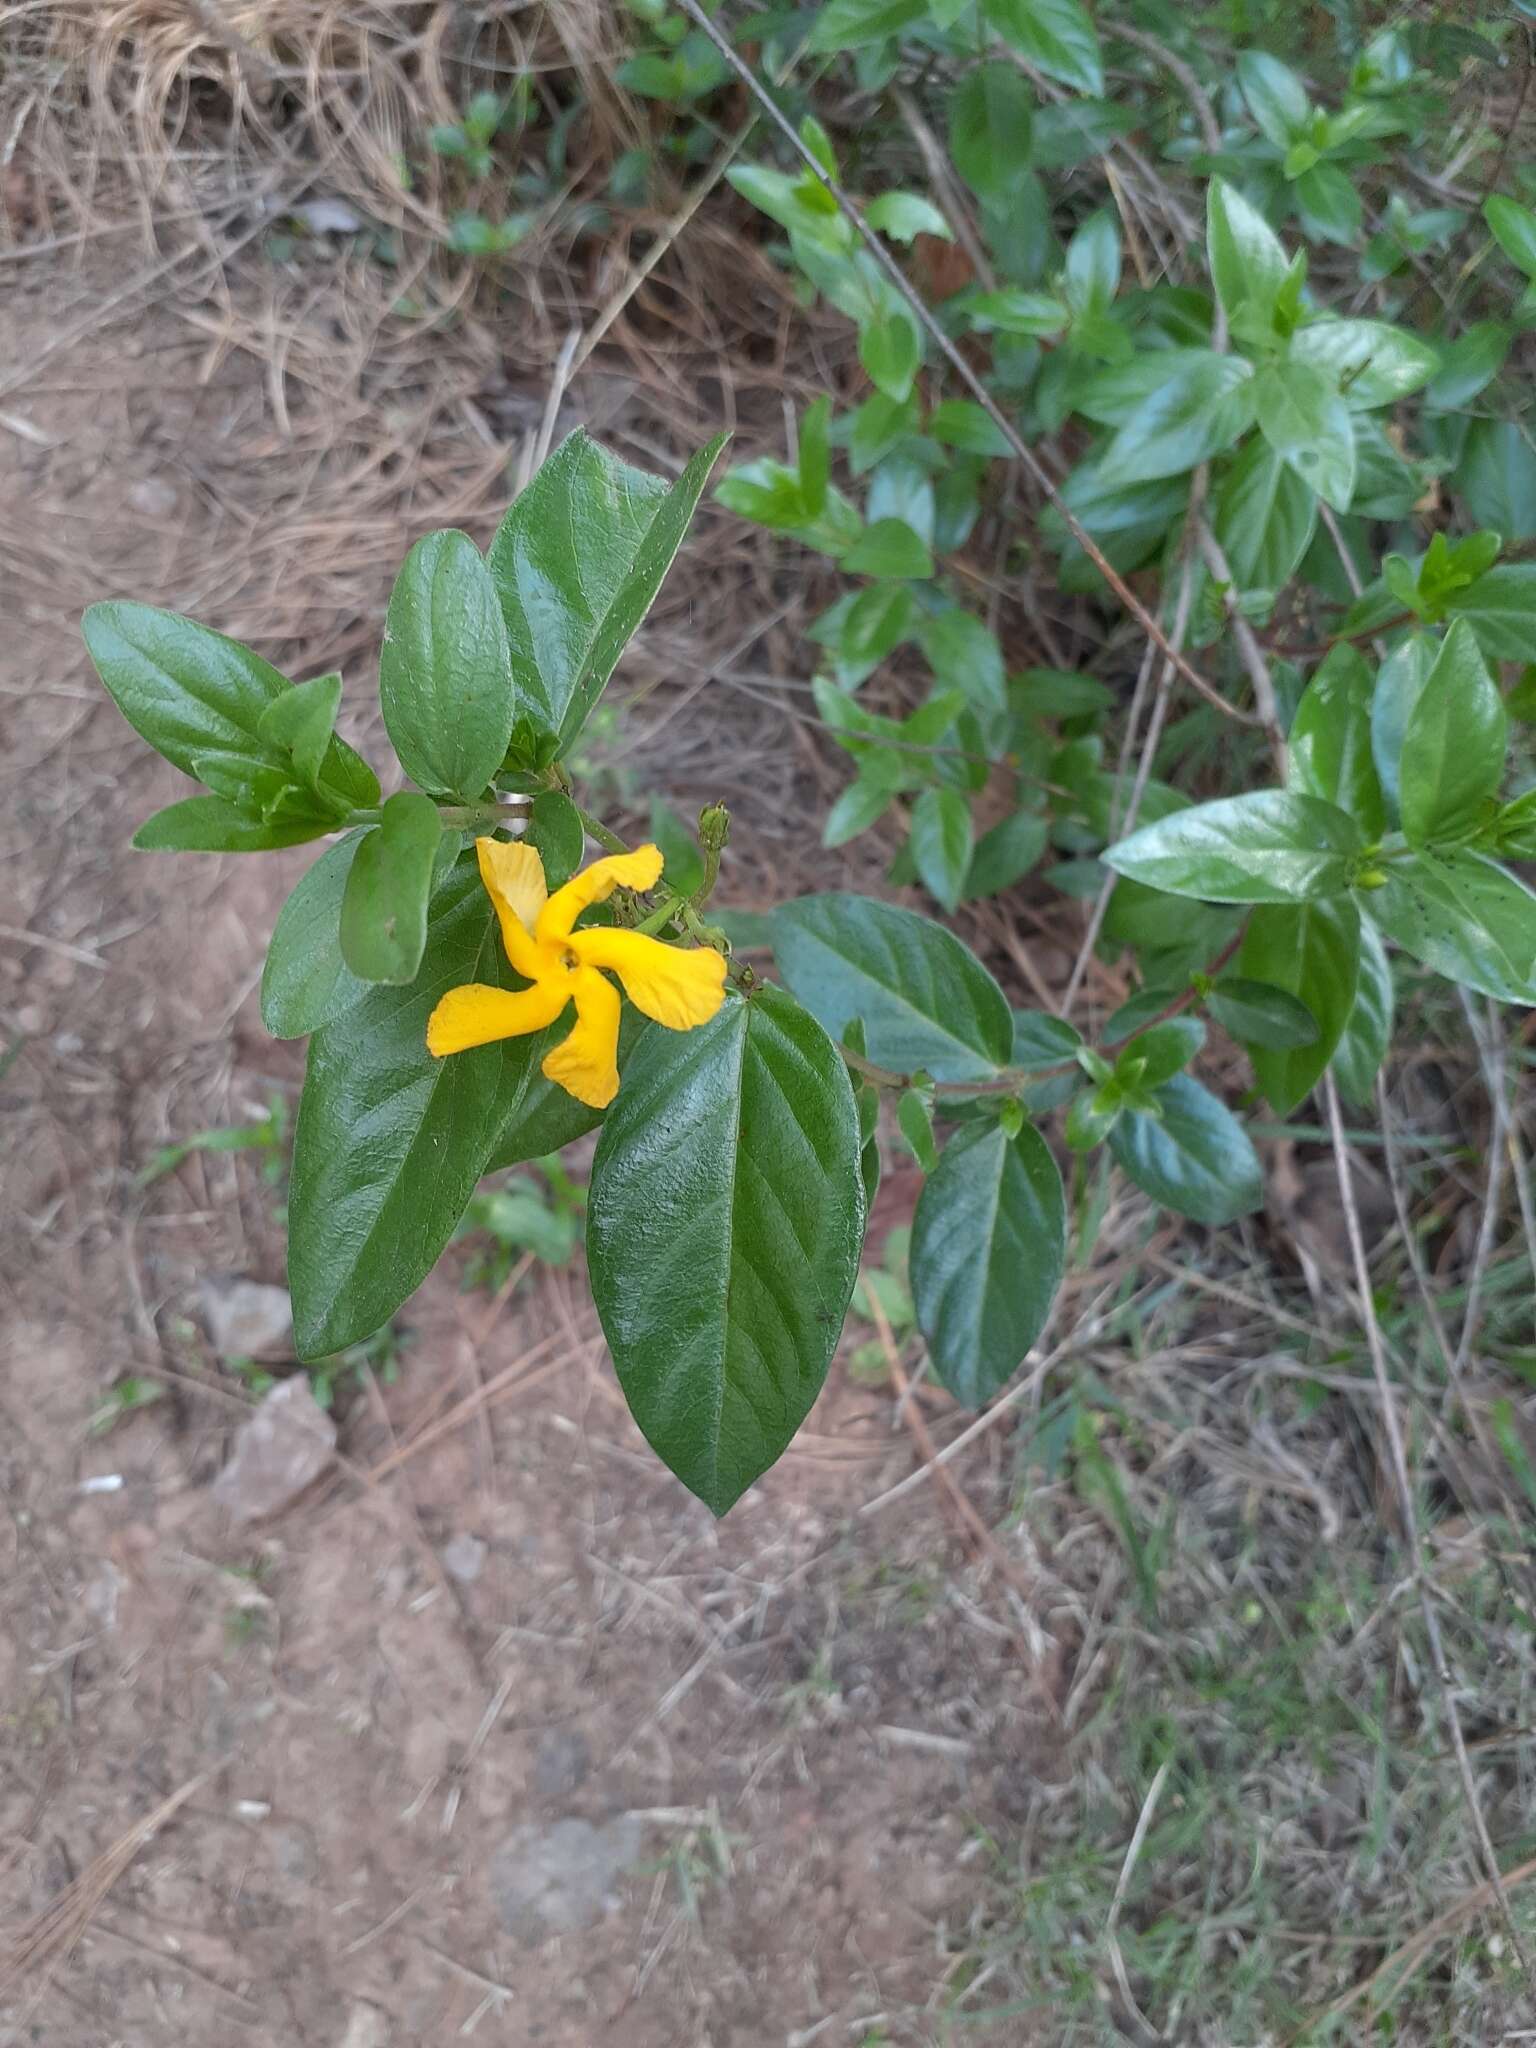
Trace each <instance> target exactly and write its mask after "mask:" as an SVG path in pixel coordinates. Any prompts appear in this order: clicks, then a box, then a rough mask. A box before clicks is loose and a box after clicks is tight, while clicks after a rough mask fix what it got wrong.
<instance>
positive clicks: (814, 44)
mask: <svg viewBox="0 0 1536 2048" xmlns="http://www.w3.org/2000/svg"><path fill="white" fill-rule="evenodd" d="M927 12H928V0H826V5H825V6H824V7H823V8H822V9H821V11H820V12H819V13H818V15H817V16H816V24H815V27H814V28H813V29H812V30H811V34H810V40H809V42H808V43H807V44H806V48H807V49H809V50H834V51H836V50H857V49H861V48H862V47H863V46H864V44H866V43H878V42H882V41H883V40H884V39H885V37H887V36H895V35H900V33H901V31H902V30H903V29H904V28H910V27H911V25H912V24H913V22H915V21H921V20H922V19H923V17H924V16H925V15H926V14H927Z"/></svg>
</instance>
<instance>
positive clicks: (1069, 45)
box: [981, 0, 1104, 99]
mask: <svg viewBox="0 0 1536 2048" xmlns="http://www.w3.org/2000/svg"><path fill="white" fill-rule="evenodd" d="M981 11H982V14H983V15H984V16H985V18H986V19H987V21H989V22H990V23H991V25H992V27H993V28H995V29H996V31H997V33H998V34H999V35H1000V36H1001V37H1002V39H1003V41H1004V42H1005V43H1007V44H1009V45H1010V46H1011V47H1012V48H1013V49H1015V50H1017V51H1018V53H1019V55H1020V56H1021V57H1023V58H1025V59H1026V60H1027V61H1028V62H1029V63H1031V64H1033V65H1034V66H1035V67H1036V68H1037V70H1040V71H1043V72H1044V73H1045V75H1046V76H1047V78H1059V79H1060V80H1061V82H1062V84H1063V85H1069V86H1071V88H1072V89H1073V91H1074V92H1082V93H1087V94H1089V95H1090V96H1091V97H1092V98H1094V99H1098V98H1099V97H1100V96H1101V95H1102V93H1103V91H1104V66H1103V64H1102V62H1101V60H1100V57H1099V39H1098V36H1097V35H1096V34H1095V33H1094V27H1093V23H1092V22H1091V21H1090V20H1089V18H1088V13H1087V10H1086V9H1085V8H1084V7H1083V6H1082V5H1081V0H981Z"/></svg>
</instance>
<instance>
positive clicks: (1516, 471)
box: [1452, 420, 1536, 540]
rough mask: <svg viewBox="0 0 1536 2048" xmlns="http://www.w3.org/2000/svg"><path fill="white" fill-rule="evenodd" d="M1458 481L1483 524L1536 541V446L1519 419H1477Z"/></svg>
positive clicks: (1455, 479) (1459, 467)
mask: <svg viewBox="0 0 1536 2048" xmlns="http://www.w3.org/2000/svg"><path fill="white" fill-rule="evenodd" d="M1452 481H1453V483H1454V485H1455V487H1456V489H1457V490H1458V491H1459V492H1460V493H1461V495H1462V497H1463V498H1464V499H1465V501H1466V506H1467V510H1468V511H1469V512H1470V513H1471V515H1472V517H1473V518H1474V519H1476V520H1477V521H1478V522H1479V523H1480V524H1482V525H1484V526H1492V527H1495V528H1497V530H1498V531H1499V532H1500V533H1502V534H1503V535H1504V536H1505V538H1506V539H1508V540H1531V539H1536V446H1533V445H1532V442H1531V438H1530V434H1529V432H1528V430H1526V429H1524V428H1522V427H1521V425H1520V423H1519V422H1518V421H1517V420H1473V421H1472V423H1471V425H1470V426H1469V427H1468V429H1467V439H1466V445H1465V446H1464V447H1463V449H1462V451H1461V461H1460V463H1459V464H1458V465H1457V468H1456V471H1455V474H1454V476H1453V478H1452Z"/></svg>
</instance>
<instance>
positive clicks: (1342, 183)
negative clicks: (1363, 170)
mask: <svg viewBox="0 0 1536 2048" xmlns="http://www.w3.org/2000/svg"><path fill="white" fill-rule="evenodd" d="M1292 189H1293V190H1294V192H1295V194H1296V204H1297V206H1298V208H1299V209H1300V212H1301V218H1302V222H1303V225H1304V226H1305V227H1306V229H1307V232H1308V233H1309V234H1311V235H1315V236H1317V237H1318V238H1319V239H1320V240H1322V241H1325V242H1340V243H1346V244H1347V243H1350V242H1352V241H1354V239H1355V237H1356V236H1357V235H1358V234H1359V232H1360V220H1361V214H1362V212H1363V209H1362V207H1361V204H1360V194H1359V193H1358V192H1357V191H1356V190H1355V188H1354V186H1353V185H1352V184H1351V183H1350V181H1349V179H1348V177H1347V176H1346V174H1345V173H1344V172H1343V171H1341V170H1340V169H1339V166H1338V165H1337V164H1311V165H1309V166H1308V167H1307V168H1306V169H1305V170H1303V171H1302V172H1301V174H1300V175H1299V177H1298V178H1297V179H1296V182H1295V185H1294V186H1293V188H1292Z"/></svg>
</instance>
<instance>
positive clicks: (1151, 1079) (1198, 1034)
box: [1115, 1016, 1205, 1088]
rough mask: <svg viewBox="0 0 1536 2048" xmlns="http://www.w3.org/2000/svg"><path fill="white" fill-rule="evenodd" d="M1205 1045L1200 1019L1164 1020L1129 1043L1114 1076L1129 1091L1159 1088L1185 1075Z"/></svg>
mask: <svg viewBox="0 0 1536 2048" xmlns="http://www.w3.org/2000/svg"><path fill="white" fill-rule="evenodd" d="M1204 1043H1205V1026H1204V1025H1203V1024H1202V1023H1201V1021H1200V1019H1199V1018H1198V1017H1187V1016H1186V1017H1165V1018H1164V1019H1163V1021H1162V1023H1161V1024H1151V1025H1149V1026H1148V1027H1147V1029H1146V1030H1145V1031H1142V1032H1139V1033H1138V1034H1137V1036H1136V1037H1135V1038H1133V1039H1131V1040H1130V1041H1129V1042H1128V1043H1127V1045H1126V1047H1125V1050H1124V1051H1123V1052H1122V1053H1121V1054H1120V1057H1119V1059H1118V1060H1117V1061H1116V1062H1115V1073H1116V1075H1117V1077H1119V1078H1120V1079H1122V1080H1124V1082H1125V1083H1126V1085H1127V1087H1132V1086H1134V1087H1138V1088H1160V1087H1161V1086H1162V1085H1163V1083H1164V1082H1165V1081H1171V1080H1172V1079H1173V1077H1174V1075H1175V1074H1178V1073H1182V1072H1183V1070H1184V1068H1185V1067H1187V1066H1188V1065H1189V1063H1190V1061H1191V1060H1192V1059H1193V1058H1194V1057H1195V1055H1196V1054H1197V1053H1198V1052H1199V1050H1200V1048H1201V1046H1202V1045H1204Z"/></svg>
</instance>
